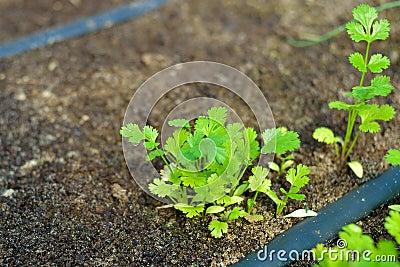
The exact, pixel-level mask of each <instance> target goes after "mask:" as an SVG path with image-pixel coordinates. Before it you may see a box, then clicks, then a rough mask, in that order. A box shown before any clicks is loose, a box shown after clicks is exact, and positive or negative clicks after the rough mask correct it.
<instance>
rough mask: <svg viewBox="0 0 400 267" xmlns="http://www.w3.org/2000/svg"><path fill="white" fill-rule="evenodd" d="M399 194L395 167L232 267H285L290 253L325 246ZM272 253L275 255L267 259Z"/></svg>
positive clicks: (399, 169)
mask: <svg viewBox="0 0 400 267" xmlns="http://www.w3.org/2000/svg"><path fill="white" fill-rule="evenodd" d="M399 194H400V167H396V168H392V169H390V170H388V171H386V172H384V173H382V174H381V175H379V176H378V177H376V178H374V179H372V180H370V181H368V182H366V183H364V184H362V185H361V186H359V187H358V188H357V189H354V190H353V191H351V192H349V193H348V194H346V195H345V196H343V197H342V198H340V199H339V200H337V201H336V202H334V203H332V204H329V205H328V206H326V207H324V208H322V209H321V210H320V211H319V212H318V216H316V217H312V218H308V219H305V220H303V221H302V222H300V223H298V224H296V225H294V226H293V227H291V228H290V229H289V230H287V231H286V232H284V233H282V234H280V235H279V236H277V237H275V238H274V239H273V240H272V241H271V242H269V243H268V244H267V245H265V246H264V248H262V249H260V250H258V251H254V252H251V253H250V254H248V255H247V256H246V257H245V258H243V259H242V260H240V261H239V262H238V263H236V264H234V265H233V266H234V267H242V266H243V267H244V266H247V267H255V266H269V267H276V266H285V265H287V264H289V263H290V262H291V259H290V257H289V256H288V253H289V252H290V251H296V252H297V253H299V255H301V253H302V252H303V251H308V250H310V249H312V248H314V247H315V246H316V245H317V244H318V243H325V242H326V241H328V240H330V239H332V238H334V237H335V236H337V234H338V232H339V231H340V230H341V228H342V227H343V226H345V225H347V224H350V223H354V222H356V221H359V220H361V219H362V218H364V217H366V216H367V215H368V214H369V213H371V212H372V211H373V210H374V209H376V208H378V207H379V206H380V205H381V204H384V203H386V202H388V201H389V200H391V199H393V198H395V197H397V196H398V195H399ZM280 250H282V251H284V252H285V253H286V254H285V255H281V257H280V258H281V260H279V259H278V257H277V254H278V252H279V251H280ZM272 251H274V252H275V253H274V254H272V257H270V255H271V252H272ZM266 254H267V255H266ZM282 254H283V253H282ZM294 255H296V254H294Z"/></svg>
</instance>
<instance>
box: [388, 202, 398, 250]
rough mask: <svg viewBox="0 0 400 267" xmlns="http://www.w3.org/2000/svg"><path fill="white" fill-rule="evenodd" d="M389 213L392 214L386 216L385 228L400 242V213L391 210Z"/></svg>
mask: <svg viewBox="0 0 400 267" xmlns="http://www.w3.org/2000/svg"><path fill="white" fill-rule="evenodd" d="M389 214H390V216H389V217H386V223H385V228H386V229H387V231H388V232H389V234H390V235H392V236H393V237H394V238H395V239H396V242H397V243H398V244H400V213H399V212H397V211H394V210H391V211H390V213H389Z"/></svg>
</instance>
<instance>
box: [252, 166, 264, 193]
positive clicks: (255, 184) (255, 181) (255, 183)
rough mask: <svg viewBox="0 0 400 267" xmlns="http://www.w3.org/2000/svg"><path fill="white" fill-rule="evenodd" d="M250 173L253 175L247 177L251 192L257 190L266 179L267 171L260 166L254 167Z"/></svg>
mask: <svg viewBox="0 0 400 267" xmlns="http://www.w3.org/2000/svg"><path fill="white" fill-rule="evenodd" d="M251 172H252V173H253V175H252V176H250V177H249V185H250V189H251V190H253V191H257V189H258V188H259V187H260V186H261V185H262V183H263V181H264V180H265V178H267V175H268V169H267V168H264V167H261V166H255V167H254V168H253V169H252V170H251Z"/></svg>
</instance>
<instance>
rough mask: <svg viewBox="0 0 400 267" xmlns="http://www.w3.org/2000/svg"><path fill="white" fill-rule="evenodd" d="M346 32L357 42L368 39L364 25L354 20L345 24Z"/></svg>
mask: <svg viewBox="0 0 400 267" xmlns="http://www.w3.org/2000/svg"><path fill="white" fill-rule="evenodd" d="M346 29H347V33H348V34H349V35H350V38H351V40H353V41H354V42H356V43H358V42H360V41H368V40H369V38H368V36H367V34H366V32H365V29H364V27H363V26H362V25H361V24H360V23H358V22H355V21H350V22H348V23H347V24H346Z"/></svg>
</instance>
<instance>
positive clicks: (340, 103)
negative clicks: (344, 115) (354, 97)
mask: <svg viewBox="0 0 400 267" xmlns="http://www.w3.org/2000/svg"><path fill="white" fill-rule="evenodd" d="M351 106H352V105H349V104H347V103H345V102H343V101H333V102H329V107H330V108H335V109H338V110H349V109H350V107H351Z"/></svg>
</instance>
